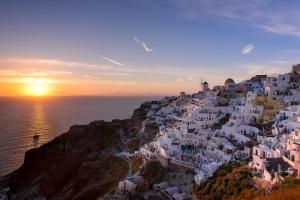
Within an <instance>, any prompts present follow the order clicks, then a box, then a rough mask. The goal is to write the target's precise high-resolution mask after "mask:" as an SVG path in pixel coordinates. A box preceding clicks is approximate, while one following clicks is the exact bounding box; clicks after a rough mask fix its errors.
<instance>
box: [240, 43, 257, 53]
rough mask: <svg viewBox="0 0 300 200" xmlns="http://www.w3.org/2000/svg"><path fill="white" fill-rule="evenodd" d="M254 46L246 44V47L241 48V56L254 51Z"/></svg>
mask: <svg viewBox="0 0 300 200" xmlns="http://www.w3.org/2000/svg"><path fill="white" fill-rule="evenodd" d="M254 48H255V46H254V45H253V44H248V45H247V46H245V47H243V48H242V51H241V53H242V54H249V53H251V52H252V51H253V50H254Z"/></svg>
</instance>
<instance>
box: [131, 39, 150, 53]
mask: <svg viewBox="0 0 300 200" xmlns="http://www.w3.org/2000/svg"><path fill="white" fill-rule="evenodd" d="M133 39H134V41H136V43H138V44H140V45H142V47H143V48H144V50H145V51H146V52H153V49H150V48H149V47H148V46H147V45H146V43H145V42H144V41H142V40H139V39H138V38H137V37H135V36H134V37H133Z"/></svg>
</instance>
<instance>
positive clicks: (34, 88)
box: [24, 79, 50, 96]
mask: <svg viewBox="0 0 300 200" xmlns="http://www.w3.org/2000/svg"><path fill="white" fill-rule="evenodd" d="M24 95H26V96H48V95H50V86H49V84H48V80H45V79H32V80H30V81H28V82H27V83H25V87H24Z"/></svg>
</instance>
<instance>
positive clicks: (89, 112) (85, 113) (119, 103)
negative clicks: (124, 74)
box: [0, 96, 161, 176]
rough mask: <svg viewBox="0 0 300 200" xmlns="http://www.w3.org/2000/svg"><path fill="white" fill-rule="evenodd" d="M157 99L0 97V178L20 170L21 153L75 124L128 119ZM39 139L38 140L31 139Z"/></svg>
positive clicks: (157, 98)
mask: <svg viewBox="0 0 300 200" xmlns="http://www.w3.org/2000/svg"><path fill="white" fill-rule="evenodd" d="M159 99H161V97H146V96H145V97H38V98H37V97H34V98H29V97H26V98H25V97H22V98H13V97H0V176H3V175H5V174H7V173H10V172H12V171H13V170H15V169H17V168H18V167H20V166H21V164H22V163H23V160H24V155H25V152H26V151H27V150H29V149H31V148H37V147H39V146H40V145H42V144H45V143H47V142H48V141H50V140H52V139H53V138H55V137H56V136H58V135H60V134H62V133H65V132H67V131H68V130H69V128H70V126H72V125H75V124H88V123H89V122H91V121H95V120H105V121H111V120H112V119H126V118H129V117H130V116H131V115H132V113H133V110H134V109H136V108H138V107H139V106H140V105H141V103H143V102H145V101H149V100H159ZM34 135H39V139H34Z"/></svg>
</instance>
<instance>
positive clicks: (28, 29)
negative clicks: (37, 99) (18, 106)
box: [0, 0, 300, 96]
mask: <svg viewBox="0 0 300 200" xmlns="http://www.w3.org/2000/svg"><path fill="white" fill-rule="evenodd" d="M299 8H300V1H282V0H277V1H271V0H253V1H251V2H250V1H244V0H228V1H227V0H223V1H220V0H186V1H181V0H98V1H92V0H91V1H83V0H82V1H79V0H75V1H71V0H70V1H58V0H53V1H40V0H36V1H32V0H27V1H26V3H25V1H14V0H4V1H1V4H0V96H15V95H39V94H41V95H43V94H47V95H104V96H107V95H109V96H114V95H117V96H124V95H125V96H127V95H130V96H132V95H138V96H139V95H175V94H178V92H180V91H186V92H188V93H191V92H196V91H198V90H200V88H201V86H200V82H201V81H204V80H206V81H208V82H209V83H210V85H211V86H212V85H216V84H223V82H224V81H225V79H226V78H228V77H232V78H234V79H235V80H236V81H241V80H244V79H246V78H249V77H251V76H252V75H255V74H274V73H281V72H286V71H288V70H289V69H290V68H291V65H292V64H296V63H298V62H300V57H299V55H300V23H299V22H300V12H299Z"/></svg>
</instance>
